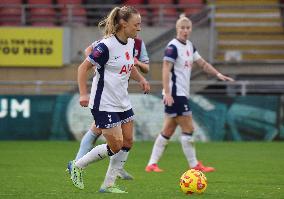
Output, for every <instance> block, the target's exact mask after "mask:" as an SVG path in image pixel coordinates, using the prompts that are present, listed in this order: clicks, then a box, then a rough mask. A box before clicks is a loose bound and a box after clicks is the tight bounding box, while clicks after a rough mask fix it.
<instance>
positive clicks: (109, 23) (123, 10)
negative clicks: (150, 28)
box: [98, 6, 139, 37]
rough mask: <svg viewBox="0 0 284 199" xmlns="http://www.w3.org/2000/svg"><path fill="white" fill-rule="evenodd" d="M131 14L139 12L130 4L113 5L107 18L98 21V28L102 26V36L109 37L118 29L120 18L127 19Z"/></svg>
mask: <svg viewBox="0 0 284 199" xmlns="http://www.w3.org/2000/svg"><path fill="white" fill-rule="evenodd" d="M132 14H139V12H138V11H137V10H136V9H135V8H133V7H132V6H123V7H115V8H113V9H112V11H111V12H110V13H109V14H108V16H107V18H105V19H104V20H102V21H100V23H99V25H98V26H99V28H104V31H103V32H104V37H109V36H111V35H113V34H115V33H117V31H119V30H120V23H119V22H120V20H121V19H123V20H124V21H128V20H129V18H130V17H131V15H132Z"/></svg>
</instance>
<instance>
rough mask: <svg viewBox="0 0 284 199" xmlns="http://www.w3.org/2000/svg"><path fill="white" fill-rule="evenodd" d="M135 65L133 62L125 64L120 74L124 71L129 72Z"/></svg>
mask: <svg viewBox="0 0 284 199" xmlns="http://www.w3.org/2000/svg"><path fill="white" fill-rule="evenodd" d="M133 66H134V65H133V64H127V65H123V66H122V67H121V70H120V72H119V74H122V73H125V74H128V73H129V72H130V71H131V70H132V67H133Z"/></svg>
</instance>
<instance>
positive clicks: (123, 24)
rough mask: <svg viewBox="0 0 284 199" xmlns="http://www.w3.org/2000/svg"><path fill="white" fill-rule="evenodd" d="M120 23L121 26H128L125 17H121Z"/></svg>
mask: <svg viewBox="0 0 284 199" xmlns="http://www.w3.org/2000/svg"><path fill="white" fill-rule="evenodd" d="M120 25H121V27H123V28H125V27H126V26H127V21H125V20H124V19H120Z"/></svg>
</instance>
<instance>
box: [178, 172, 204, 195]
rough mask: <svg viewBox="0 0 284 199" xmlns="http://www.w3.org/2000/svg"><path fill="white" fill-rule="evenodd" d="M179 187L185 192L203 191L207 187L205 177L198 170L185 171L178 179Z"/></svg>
mask: <svg viewBox="0 0 284 199" xmlns="http://www.w3.org/2000/svg"><path fill="white" fill-rule="evenodd" d="M179 185H180V189H181V191H182V192H184V193H185V194H193V193H199V194H200V193H203V192H204V191H205V189H206V188H207V178H206V177H205V175H204V174H203V173H202V172H201V171H198V170H195V169H190V170H188V171H186V172H185V173H184V174H182V176H181V177H180V180H179Z"/></svg>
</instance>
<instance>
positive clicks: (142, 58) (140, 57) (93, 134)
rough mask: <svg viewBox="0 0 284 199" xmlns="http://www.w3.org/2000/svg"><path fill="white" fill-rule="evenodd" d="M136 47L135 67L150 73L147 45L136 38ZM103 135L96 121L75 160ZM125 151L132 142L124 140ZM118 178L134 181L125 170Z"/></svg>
mask: <svg viewBox="0 0 284 199" xmlns="http://www.w3.org/2000/svg"><path fill="white" fill-rule="evenodd" d="M134 41H135V43H134V47H135V55H134V59H135V60H134V65H135V66H136V67H138V68H139V69H140V71H142V72H143V73H148V72H149V57H148V53H147V50H146V47H145V43H144V42H143V40H141V39H138V38H135V39H134ZM98 43H99V40H98V41H95V42H93V43H92V45H90V46H88V47H87V48H86V49H85V56H86V57H88V56H89V55H90V54H91V52H92V51H93V49H94V48H95V47H96V45H97V44H98ZM101 134H102V131H101V129H98V128H97V127H96V123H95V121H94V122H93V123H92V125H91V128H90V129H89V130H88V131H87V132H86V133H85V135H84V136H83V138H82V140H81V143H80V148H79V150H78V152H77V155H76V157H75V160H78V159H80V158H81V157H83V156H84V155H85V154H86V153H88V152H89V151H90V150H92V148H93V147H94V144H95V143H96V140H97V139H98V138H99V137H100V135H101ZM123 146H124V151H125V152H126V153H129V150H130V148H131V147H132V142H131V143H127V140H124V144H123ZM71 168H72V161H70V162H69V163H68V166H67V170H68V172H69V173H71ZM118 177H120V178H121V179H124V180H132V179H133V176H132V175H130V174H129V173H128V172H126V171H125V169H124V168H122V169H120V170H119V171H118Z"/></svg>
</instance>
